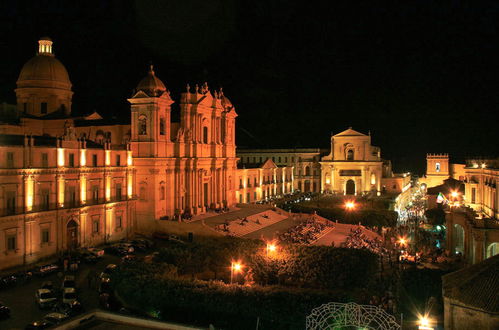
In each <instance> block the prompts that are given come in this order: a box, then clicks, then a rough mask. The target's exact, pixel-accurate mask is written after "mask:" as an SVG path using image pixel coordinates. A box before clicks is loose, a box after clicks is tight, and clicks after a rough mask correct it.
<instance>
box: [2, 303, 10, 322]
mask: <svg viewBox="0 0 499 330" xmlns="http://www.w3.org/2000/svg"><path fill="white" fill-rule="evenodd" d="M9 317H10V308H9V307H7V306H5V305H4V304H3V303H1V302H0V320H5V319H8V318H9Z"/></svg>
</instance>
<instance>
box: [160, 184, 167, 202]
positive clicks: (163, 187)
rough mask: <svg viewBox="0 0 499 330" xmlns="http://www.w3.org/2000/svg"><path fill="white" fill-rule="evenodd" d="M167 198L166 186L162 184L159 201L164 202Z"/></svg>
mask: <svg viewBox="0 0 499 330" xmlns="http://www.w3.org/2000/svg"><path fill="white" fill-rule="evenodd" d="M165 198H166V190H165V186H164V185H163V184H162V185H161V187H159V200H161V201H164V200H165Z"/></svg>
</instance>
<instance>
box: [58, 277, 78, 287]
mask: <svg viewBox="0 0 499 330" xmlns="http://www.w3.org/2000/svg"><path fill="white" fill-rule="evenodd" d="M67 288H73V289H76V281H75V277H74V276H73V275H66V276H64V279H63V280H62V285H61V290H62V291H64V290H65V289H67Z"/></svg>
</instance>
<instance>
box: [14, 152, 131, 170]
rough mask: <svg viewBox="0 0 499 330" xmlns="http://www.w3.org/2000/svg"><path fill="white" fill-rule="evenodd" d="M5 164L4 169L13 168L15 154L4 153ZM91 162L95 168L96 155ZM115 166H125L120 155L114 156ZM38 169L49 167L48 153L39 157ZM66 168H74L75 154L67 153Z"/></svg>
mask: <svg viewBox="0 0 499 330" xmlns="http://www.w3.org/2000/svg"><path fill="white" fill-rule="evenodd" d="M6 154H7V155H6V163H5V168H14V156H15V153H14V152H7V153H6ZM91 156H92V158H91V159H92V162H91V166H93V167H97V166H98V164H99V162H98V160H99V157H98V155H97V154H92V155H91ZM115 164H116V165H115V166H123V165H126V164H123V163H122V161H121V155H116V158H115ZM40 167H41V168H48V167H49V156H48V153H46V152H43V153H41V155H40ZM67 167H75V154H74V153H73V152H71V153H68V163H67Z"/></svg>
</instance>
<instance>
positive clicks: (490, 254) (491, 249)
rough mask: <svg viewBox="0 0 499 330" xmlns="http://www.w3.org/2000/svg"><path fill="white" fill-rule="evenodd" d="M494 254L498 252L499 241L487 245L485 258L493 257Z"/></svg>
mask: <svg viewBox="0 0 499 330" xmlns="http://www.w3.org/2000/svg"><path fill="white" fill-rule="evenodd" d="M496 254H499V243H497V242H496V243H491V244H490V245H489V246H488V247H487V258H490V257H493V256H495V255H496Z"/></svg>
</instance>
